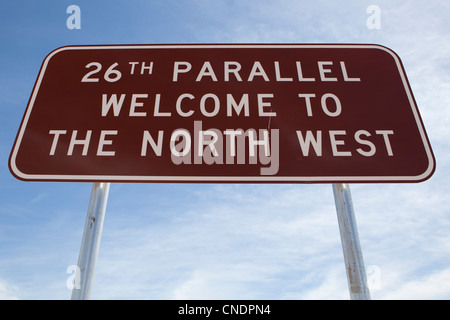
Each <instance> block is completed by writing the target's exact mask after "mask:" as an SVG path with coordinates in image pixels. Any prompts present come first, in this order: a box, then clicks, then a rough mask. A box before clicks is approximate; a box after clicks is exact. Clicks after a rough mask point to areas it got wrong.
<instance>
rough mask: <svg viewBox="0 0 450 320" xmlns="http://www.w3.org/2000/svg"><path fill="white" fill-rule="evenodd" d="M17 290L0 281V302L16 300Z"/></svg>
mask: <svg viewBox="0 0 450 320" xmlns="http://www.w3.org/2000/svg"><path fill="white" fill-rule="evenodd" d="M18 291H19V290H18V288H17V286H15V285H12V284H10V283H9V282H6V281H4V280H0V300H18V299H19V298H18V297H17V294H18Z"/></svg>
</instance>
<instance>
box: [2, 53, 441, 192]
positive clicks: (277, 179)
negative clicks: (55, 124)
mask: <svg viewBox="0 0 450 320" xmlns="http://www.w3.org/2000/svg"><path fill="white" fill-rule="evenodd" d="M210 48H223V49H225V48H241V49H245V48H253V49H254V48H261V49H262V48H314V49H319V48H327V49H331V48H336V49H342V48H348V49H377V50H383V51H385V52H387V53H389V54H390V55H391V56H392V58H393V59H394V61H395V63H396V65H397V69H398V72H399V74H400V76H401V79H402V83H403V86H404V89H405V92H406V94H407V97H408V100H409V103H410V106H411V110H412V112H413V115H414V119H415V120H416V124H417V127H418V130H419V133H420V136H421V138H422V142H423V145H424V148H425V151H426V154H427V157H428V167H427V169H426V170H425V171H424V172H423V173H422V174H420V175H416V176H342V177H338V176H336V177H335V176H326V177H325V176H324V177H316V176H311V177H308V176H296V177H294V176H290V177H282V176H237V177H231V176H223V177H222V176H122V175H52V174H45V175H42V174H27V173H23V172H21V171H20V170H19V168H18V167H17V165H16V158H17V153H18V151H19V147H20V144H21V142H22V138H23V135H24V133H25V128H26V126H27V123H28V119H29V117H30V114H31V110H32V109H33V105H34V101H35V99H36V96H37V93H38V91H39V87H40V84H41V82H42V79H43V77H44V74H45V70H46V68H47V65H48V63H49V61H50V59H51V58H52V57H53V56H54V55H56V54H58V53H59V52H62V51H66V50H93V49H103V50H104V49H210ZM9 166H10V170H11V172H12V173H13V174H14V175H15V176H16V177H17V178H18V179H20V180H25V181H73V182H75V181H79V182H95V181H103V182H180V183H182V182H204V183H208V182H214V183H220V182H223V183H227V182H234V183H251V182H254V183H258V182H259V183H262V182H265V183H296V182H297V183H328V182H329V183H332V182H354V183H358V182H360V183H366V182H381V183H384V182H420V181H424V180H426V179H428V178H429V177H431V175H432V174H433V172H434V170H435V160H434V156H433V153H432V151H431V146H430V144H429V141H428V138H427V135H426V132H425V128H424V126H423V123H422V120H421V118H420V115H419V112H418V108H417V105H416V103H415V101H414V98H413V94H412V92H411V88H410V86H409V83H408V80H407V78H406V75H405V72H404V70H403V67H402V64H401V61H400V58H399V57H398V56H397V54H396V53H395V52H394V51H392V50H391V49H389V48H387V47H385V46H381V45H377V44H192V45H189V44H180V45H177V44H173V45H158V44H155V45H153V44H151V45H86V46H65V47H60V48H58V49H55V50H53V51H52V52H50V53H49V54H48V55H47V57H46V58H45V60H44V62H43V63H42V67H41V70H40V71H39V75H38V79H37V81H36V83H35V86H34V88H33V92H32V95H31V97H30V101H29V103H28V106H27V109H26V113H25V115H24V117H23V120H22V123H21V126H20V129H19V132H18V135H17V138H16V141H15V143H14V147H13V151H12V153H11V156H10V159H9Z"/></svg>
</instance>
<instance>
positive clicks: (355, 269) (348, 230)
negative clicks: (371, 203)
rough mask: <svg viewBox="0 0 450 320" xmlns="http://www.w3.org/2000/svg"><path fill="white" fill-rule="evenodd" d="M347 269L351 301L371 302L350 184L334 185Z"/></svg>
mask: <svg viewBox="0 0 450 320" xmlns="http://www.w3.org/2000/svg"><path fill="white" fill-rule="evenodd" d="M333 193H334V201H335V203H336V212H337V216H338V223H339V231H340V233H341V242H342V250H343V252H344V260H345V269H346V272H347V281H348V288H349V291H350V299H351V300H370V292H369V288H368V286H367V277H366V270H365V267H364V260H363V256H362V251H361V246H360V243H359V236H358V228H357V225H356V218H355V213H354V211H353V203H352V197H351V193H350V187H349V186H348V184H343V183H338V184H333Z"/></svg>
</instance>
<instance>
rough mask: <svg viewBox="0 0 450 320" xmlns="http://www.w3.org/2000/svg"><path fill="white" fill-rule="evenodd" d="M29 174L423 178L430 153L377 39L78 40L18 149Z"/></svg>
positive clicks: (392, 58) (17, 166) (393, 59)
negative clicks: (80, 42) (316, 41)
mask: <svg viewBox="0 0 450 320" xmlns="http://www.w3.org/2000/svg"><path fill="white" fill-rule="evenodd" d="M9 165H10V170H11V172H12V174H13V175H14V176H15V177H17V178H18V179H21V180H26V181H91V182H92V181H103V182H120V181H122V182H236V183H238V182H252V183H258V182H267V183H281V182H287V183H325V182H340V183H348V182H419V181H423V180H426V179H428V178H429V177H430V176H431V175H432V174H433V172H434V167H435V162H434V156H433V153H432V150H431V147H430V144H429V141H428V138H427V135H426V132H425V129H424V126H423V123H422V121H421V118H420V115H419V111H418V109H417V106H416V103H415V100H414V97H413V94H412V91H411V88H410V86H409V84H408V80H407V77H406V74H405V71H404V69H403V67H402V64H401V61H400V59H399V57H398V56H397V55H396V54H395V53H394V52H393V51H391V50H390V49H388V48H386V47H383V46H378V45H362V44H361V45H322V44H313V45H285V44H275V45H257V44H255V45H108V46H69V47H62V48H59V49H56V50H54V51H53V52H51V53H50V54H49V55H48V56H47V57H46V58H45V60H44V62H43V64H42V67H41V70H40V72H39V75H38V78H37V81H36V84H35V86H34V89H33V92H32V94H31V97H30V100H29V103H28V107H27V109H26V111H25V115H24V118H23V121H22V124H21V126H20V129H19V132H18V135H17V138H16V141H15V144H14V147H13V150H12V152H11V156H10V162H9Z"/></svg>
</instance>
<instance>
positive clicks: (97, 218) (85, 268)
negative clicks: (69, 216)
mask: <svg viewBox="0 0 450 320" xmlns="http://www.w3.org/2000/svg"><path fill="white" fill-rule="evenodd" d="M108 193H109V183H103V182H95V183H94V184H93V185H92V192H91V200H90V201H89V208H88V212H87V216H86V223H85V225H84V232H83V239H82V241H81V249H80V255H79V258H78V268H77V271H76V272H77V273H78V274H77V276H76V278H77V279H79V285H78V286H74V288H73V289H72V298H71V299H72V300H88V299H90V296H91V291H92V285H93V279H94V272H95V264H96V262H97V257H98V250H99V247H100V238H101V235H102V229H103V221H104V218H105V210H106V202H107V200H108Z"/></svg>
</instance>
